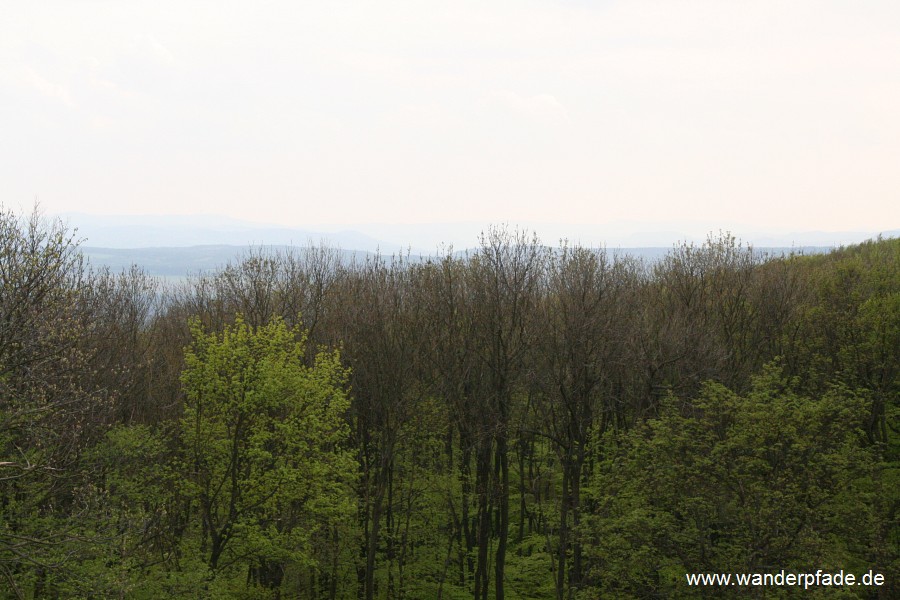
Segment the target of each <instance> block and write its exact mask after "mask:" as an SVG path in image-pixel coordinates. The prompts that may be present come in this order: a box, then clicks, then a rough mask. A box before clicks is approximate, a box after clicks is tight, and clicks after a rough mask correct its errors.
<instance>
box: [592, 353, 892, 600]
mask: <svg viewBox="0 0 900 600" xmlns="http://www.w3.org/2000/svg"><path fill="white" fill-rule="evenodd" d="M864 422H865V401H864V398H863V397H861V396H859V395H857V394H854V393H853V392H852V391H850V390H848V389H847V388H843V387H834V388H832V389H831V390H829V391H828V392H826V393H825V394H823V395H822V396H821V397H819V398H807V397H802V396H799V395H797V394H795V393H794V392H792V391H791V389H790V385H789V382H785V381H783V380H782V378H781V376H780V373H779V371H778V370H777V369H776V368H767V369H766V370H764V372H763V374H762V375H760V376H758V377H756V378H755V380H754V383H753V387H752V389H751V391H750V392H749V393H748V394H747V395H745V396H741V395H738V394H735V393H734V392H732V391H730V390H728V389H727V388H725V387H724V386H722V385H720V384H716V383H707V384H705V385H704V387H703V389H702V391H701V393H700V395H699V396H698V397H697V398H696V399H695V400H693V401H691V402H682V401H680V400H678V399H676V398H674V397H669V398H668V399H666V400H664V401H663V402H662V405H661V414H660V417H659V418H658V419H654V420H651V421H649V422H648V423H647V424H646V425H645V426H643V427H640V428H637V429H635V430H634V431H632V432H631V433H629V434H628V435H626V436H625V437H624V439H620V440H618V441H614V440H613V439H612V436H608V437H607V439H606V443H605V447H604V449H605V451H606V457H605V460H604V461H603V462H602V463H601V468H600V469H598V476H597V477H596V479H595V481H594V482H593V487H592V492H593V493H594V495H595V498H596V501H597V506H598V510H597V512H596V514H595V515H594V518H593V520H592V522H591V524H590V533H591V534H592V536H593V542H594V544H593V546H594V547H593V549H592V554H593V559H594V560H593V567H594V568H593V573H592V574H593V577H594V583H595V585H596V587H595V588H594V589H595V591H598V592H599V591H602V592H604V593H612V594H613V595H615V594H619V595H620V596H621V597H648V596H657V595H662V596H666V597H689V596H690V591H689V590H688V589H687V588H686V587H685V584H684V574H685V573H689V572H707V573H709V572H738V571H740V572H765V571H770V570H771V571H776V570H778V569H781V568H784V569H789V570H790V569H795V570H799V569H809V568H811V567H814V568H823V569H826V568H828V569H835V570H836V569H840V568H844V569H853V568H856V569H857V570H859V569H865V568H869V567H870V565H869V564H868V563H867V550H866V548H867V547H868V546H869V545H870V543H871V540H872V538H873V535H874V530H873V527H872V525H873V522H872V520H873V506H874V502H875V497H874V496H875V494H874V491H873V490H874V487H873V480H872V475H873V472H872V456H871V451H870V449H868V448H867V447H866V445H865V443H864V434H863V430H862V428H863V424H864ZM728 592H730V593H731V594H740V593H746V592H747V590H746V589H744V590H741V589H739V588H734V589H731V590H728V589H723V590H720V591H719V592H718V593H720V595H727V593H728ZM617 597H619V596H617Z"/></svg>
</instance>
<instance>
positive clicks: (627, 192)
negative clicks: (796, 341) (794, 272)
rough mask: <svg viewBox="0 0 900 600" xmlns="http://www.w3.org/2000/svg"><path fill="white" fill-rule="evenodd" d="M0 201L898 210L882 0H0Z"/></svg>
mask: <svg viewBox="0 0 900 600" xmlns="http://www.w3.org/2000/svg"><path fill="white" fill-rule="evenodd" d="M0 106H2V111H0V181H2V185H0V203H2V204H4V205H6V206H7V207H13V208H20V207H25V208H29V207H30V206H31V204H32V202H33V199H34V198H35V197H36V196H37V197H38V198H39V201H40V203H41V205H42V207H43V209H44V210H45V211H46V212H49V213H60V212H69V211H79V212H88V213H132V214H143V213H152V214H165V213H177V214H192V213H217V214H222V215H229V216H232V217H236V218H241V219H249V220H254V221H260V222H269V223H276V224H280V225H285V226H307V227H308V226H313V225H316V224H326V223H327V224H348V225H352V224H356V223H367V222H387V223H427V222H458V221H508V222H516V221H528V222H555V223H578V224H581V225H585V224H591V223H598V224H602V223H609V222H612V221H619V220H628V221H632V222H639V223H640V222H677V221H703V222H709V223H719V222H721V223H723V224H730V223H741V224H745V225H747V226H750V227H754V228H757V229H760V228H771V229H783V230H812V229H820V230H849V229H856V230H874V231H879V230H885V229H896V228H897V227H900V110H898V107H900V2H897V1H896V0H889V1H875V0H872V1H860V0H856V1H828V0H816V1H802V0H801V1H788V2H785V1H784V0H782V1H778V2H775V1H769V0H754V1H752V2H750V1H741V2H738V1H724V0H709V1H705V0H698V1H681V0H659V1H644V0H633V1H628V2H624V1H623V2H616V1H598V2H587V1H575V0H573V1H564V0H560V1H556V2H537V1H528V0H524V1H523V0H517V1H515V2H512V1H508V2H507V1H490V2H485V1H478V2H470V1H467V0H454V1H452V2H423V1H421V0H419V1H408V2H397V1H393V0H382V1H379V2H341V1H329V2H322V1H319V2H304V3H300V2H296V1H293V2H265V1H256V2H240V3H236V2H223V1H221V0H216V1H214V2H192V1H185V0H179V1H177V2H171V1H168V0H155V1H152V2H148V1H141V2H132V1H122V0H117V1H99V0H98V1H90V0H79V1H76V0H66V1H56V2H51V1H44V2H12V1H10V2H7V1H2V2H0Z"/></svg>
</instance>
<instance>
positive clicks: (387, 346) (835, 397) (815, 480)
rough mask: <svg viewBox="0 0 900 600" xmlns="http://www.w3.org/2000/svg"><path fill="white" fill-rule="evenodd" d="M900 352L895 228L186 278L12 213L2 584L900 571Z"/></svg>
mask: <svg viewBox="0 0 900 600" xmlns="http://www.w3.org/2000/svg"><path fill="white" fill-rule="evenodd" d="M898 363H900V240H897V239H877V240H871V241H869V242H866V243H863V244H860V245H856V246H848V247H844V248H840V249H836V250H834V251H832V252H830V253H828V254H825V255H817V256H802V255H788V256H780V255H779V256H768V255H765V254H762V253H760V252H758V251H756V250H754V249H753V248H752V247H750V246H747V245H743V244H741V243H740V242H738V241H737V240H736V239H734V238H733V237H732V236H730V235H728V234H720V235H717V236H710V238H709V239H708V240H707V241H706V242H705V243H704V244H700V245H694V244H682V245H678V246H675V247H673V248H672V249H671V250H670V251H669V253H668V254H667V255H666V256H665V257H664V258H662V259H661V260H659V261H657V262H652V263H651V262H642V261H640V260H636V259H634V258H629V257H626V256H621V255H617V254H616V253H615V252H610V251H607V250H604V249H593V248H584V247H580V246H577V245H570V244H563V245H561V247H557V248H549V247H546V246H544V245H542V244H541V243H540V241H539V240H537V239H536V238H534V237H532V236H529V235H528V234H527V233H525V232H522V231H518V230H510V229H506V228H494V229H491V230H489V231H487V232H485V233H484V234H483V236H482V238H481V239H480V240H479V246H478V247H477V248H476V249H475V250H473V251H471V252H469V253H466V254H453V253H449V252H448V253H447V254H445V255H439V256H433V257H430V258H427V259H423V260H411V259H410V258H409V257H403V256H397V257H392V258H385V257H377V256H373V257H371V258H369V259H367V260H358V261H352V262H348V261H345V260H342V259H341V255H340V253H339V252H337V250H335V249H332V248H328V247H322V246H318V247H316V246H310V247H305V248H294V249H291V250H278V251H268V250H264V249H257V250H252V251H250V252H248V253H246V254H245V255H243V256H241V257H239V258H238V259H236V260H235V261H233V262H232V263H230V264H227V265H225V266H223V268H222V269H220V270H219V271H218V272H216V273H214V274H208V275H199V276H192V277H189V278H187V279H186V280H185V281H184V282H183V283H180V284H178V285H168V286H167V285H163V284H161V283H160V282H158V281H157V280H155V279H153V278H151V277H149V276H147V275H146V274H145V273H143V272H142V271H141V270H140V269H139V268H137V267H133V268H131V269H128V270H125V271H123V272H120V273H112V272H109V271H108V270H104V269H96V268H92V267H91V266H90V265H89V264H87V263H86V261H85V260H84V259H83V258H82V255H81V253H80V252H79V241H78V239H77V238H76V237H75V236H74V234H73V233H72V232H71V231H68V230H67V229H66V227H64V226H63V225H61V224H60V223H59V222H55V221H48V220H44V219H42V218H41V217H40V216H39V215H37V214H33V215H31V216H24V217H23V216H19V215H16V214H14V213H11V212H0V582H2V583H0V598H88V597H93V598H106V597H122V598H158V597H173V598H177V597H180V598H282V597H284V598H308V599H320V598H321V599H325V598H328V599H336V598H361V599H365V600H369V599H375V598H448V599H450V598H474V599H475V600H486V599H487V598H496V599H498V600H501V599H503V598H557V599H559V600H562V599H564V598H565V599H589V598H601V597H604V598H605V597H612V598H649V597H676V598H691V597H708V596H709V595H710V593H711V592H712V591H713V590H712V589H711V588H702V587H691V586H688V585H687V583H686V579H685V576H686V574H690V573H718V572H721V573H770V572H775V571H779V570H787V571H792V572H805V571H809V570H812V571H815V570H816V569H822V570H831V571H838V570H841V569H843V570H845V571H848V572H855V573H865V572H867V571H869V570H872V571H874V572H876V573H879V574H882V575H883V576H884V583H883V585H880V586H877V587H876V586H869V587H865V586H857V587H847V588H843V589H842V590H841V592H842V593H844V594H846V596H847V597H861V598H862V597H865V598H893V597H897V596H898V595H900V579H898V577H900V523H898V511H900V470H898V460H900V431H898V429H900V419H898V416H900V364H898ZM762 591H764V592H768V591H772V590H762ZM834 591H835V590H828V589H820V590H813V591H812V592H810V591H805V590H803V589H802V588H800V589H798V588H793V589H792V588H782V589H779V590H777V592H773V593H778V594H781V595H783V596H784V597H793V596H794V595H798V596H799V595H803V596H804V597H806V596H808V595H809V594H810V593H812V594H824V595H828V594H829V593H830V592H834ZM754 593H757V594H758V593H761V591H760V590H759V589H757V590H755V591H754V590H749V589H748V588H741V587H737V586H733V587H722V588H720V589H717V590H715V595H716V597H743V596H746V595H752V594H754ZM814 597H815V596H814Z"/></svg>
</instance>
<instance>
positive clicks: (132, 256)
mask: <svg viewBox="0 0 900 600" xmlns="http://www.w3.org/2000/svg"><path fill="white" fill-rule="evenodd" d="M260 248H262V249H265V250H270V251H288V250H291V249H293V250H300V249H301V248H300V247H297V246H288V245H267V246H232V245H227V244H215V245H205V246H187V247H159V248H100V247H96V246H82V247H81V251H82V253H83V254H84V256H85V258H86V259H87V260H88V261H89V263H90V264H91V265H92V266H94V267H98V268H103V267H105V268H108V269H109V270H110V271H112V272H114V273H117V272H121V271H123V270H128V269H130V268H131V266H132V265H137V266H138V267H140V268H141V269H142V270H143V271H144V272H145V273H147V274H148V275H153V276H156V277H162V278H164V279H170V280H171V279H175V280H177V279H183V278H186V277H188V276H192V275H198V274H211V273H215V272H216V271H218V270H220V269H222V268H223V267H224V266H225V265H227V264H228V263H233V262H235V261H237V260H239V259H240V258H241V257H242V256H245V255H246V254H247V253H248V252H249V251H250V250H251V249H253V250H259V249H260ZM671 250H672V248H671V247H668V248H659V247H647V248H608V249H607V251H608V252H609V253H611V254H617V255H621V256H631V257H635V258H640V259H643V260H645V261H647V262H655V261H657V260H659V259H661V258H663V257H664V256H665V255H666V254H667V253H669V252H670V251H671ZM755 250H756V251H757V252H764V253H767V254H770V255H774V256H779V255H786V254H789V253H791V252H799V253H803V254H820V253H825V252H829V251H830V250H832V248H831V247H826V246H799V247H769V248H755ZM336 251H337V252H338V253H339V254H340V260H341V261H342V262H344V263H345V264H349V263H350V262H352V261H357V262H363V261H365V260H366V259H367V258H371V257H374V256H375V253H374V252H369V251H365V250H336ZM465 252H466V251H464V250H462V251H458V252H455V253H454V254H457V255H462V254H464V253H465ZM470 252H471V251H470ZM382 254H384V253H382ZM404 256H407V255H405V254H404ZM389 257H390V254H387V258H389ZM426 258H428V255H423V254H410V255H408V259H409V260H411V261H418V260H424V259H426Z"/></svg>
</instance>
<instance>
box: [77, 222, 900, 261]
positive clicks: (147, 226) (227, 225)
mask: <svg viewBox="0 0 900 600" xmlns="http://www.w3.org/2000/svg"><path fill="white" fill-rule="evenodd" d="M61 218H62V219H63V221H64V222H66V223H68V225H69V226H70V227H72V228H77V230H78V232H77V233H78V237H80V238H83V239H84V240H85V241H84V243H85V244H86V245H90V246H92V247H98V248H163V247H178V246H183V247H188V246H205V245H228V246H248V245H251V246H253V245H276V246H277V245H284V246H303V245H306V244H308V243H310V242H311V243H314V244H318V243H321V242H324V243H326V244H328V245H331V246H335V247H340V248H344V249H352V250H361V251H366V252H381V253H386V254H391V253H396V252H406V251H410V252H412V253H415V254H433V253H434V252H435V251H436V250H437V249H438V248H440V247H446V246H453V247H456V248H467V247H472V246H476V245H477V244H478V238H479V235H480V234H481V232H483V231H486V230H487V229H488V228H489V227H490V226H491V224H490V223H481V222H468V223H418V224H396V223H394V224H391V223H364V224H358V225H354V226H347V225H316V226H310V227H309V228H292V227H287V226H281V225H276V224H266V223H251V222H247V221H241V220H239V219H233V218H230V217H223V216H220V215H163V216H160V215H148V216H140V215H118V216H116V215H109V216H96V215H87V214H80V213H69V214H64V215H61ZM498 224H502V222H501V223H498ZM509 226H510V227H520V228H523V229H526V230H528V231H533V232H535V233H536V234H537V235H538V236H539V238H540V239H541V240H542V241H543V242H544V243H547V244H553V245H556V244H557V243H559V241H560V240H563V239H565V240H569V241H570V242H572V243H580V244H581V245H584V246H592V247H600V246H605V247H608V248H663V247H671V246H672V245H673V244H676V243H679V242H683V241H684V242H695V243H701V242H703V241H704V240H705V239H706V237H707V235H708V233H709V232H711V231H712V232H718V231H730V232H731V233H733V234H734V235H735V236H736V237H738V238H740V239H742V240H743V241H745V242H749V243H752V244H753V245H754V246H758V247H762V246H765V247H795V246H823V247H837V246H841V245H847V244H855V243H859V242H862V241H864V240H867V239H871V238H874V237H877V236H878V235H879V233H880V234H882V235H884V236H885V237H897V236H900V229H893V230H886V231H882V232H874V231H847V232H824V231H806V232H774V231H761V232H754V231H751V230H750V228H749V227H746V226H741V225H740V224H733V223H732V224H723V225H721V226H717V225H715V224H712V223H680V224H673V223H666V222H660V223H649V224H648V223H636V222H627V221H621V222H615V223H608V224H605V225H592V224H560V223H533V222H518V223H515V222H510V223H509Z"/></svg>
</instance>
